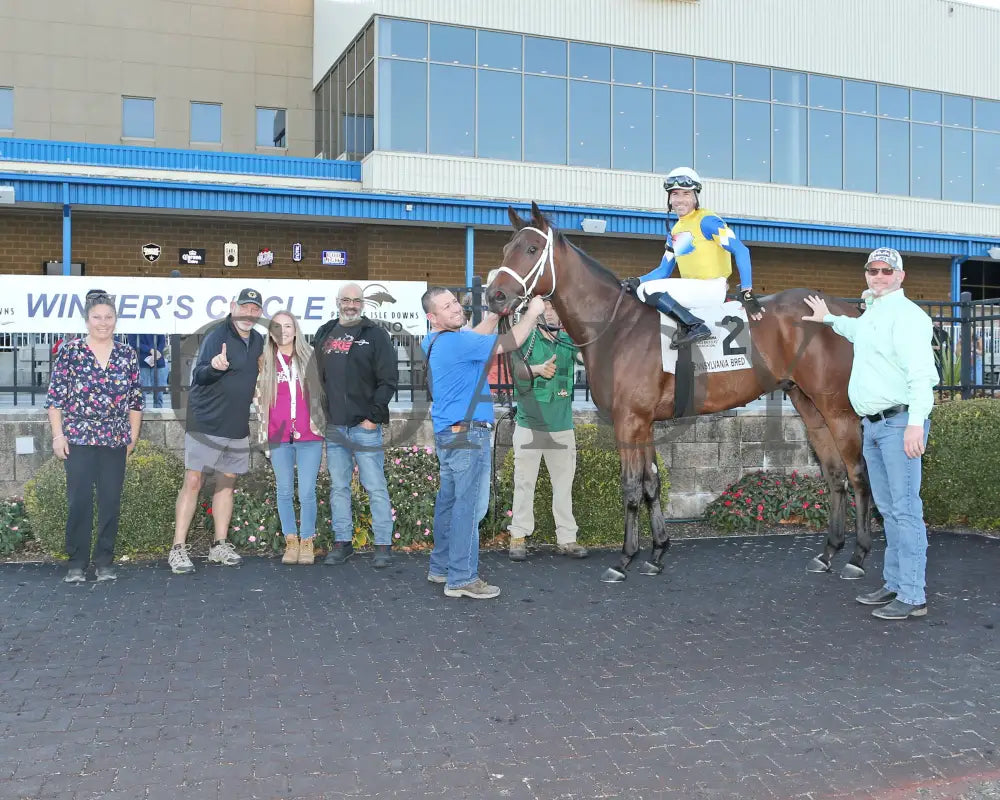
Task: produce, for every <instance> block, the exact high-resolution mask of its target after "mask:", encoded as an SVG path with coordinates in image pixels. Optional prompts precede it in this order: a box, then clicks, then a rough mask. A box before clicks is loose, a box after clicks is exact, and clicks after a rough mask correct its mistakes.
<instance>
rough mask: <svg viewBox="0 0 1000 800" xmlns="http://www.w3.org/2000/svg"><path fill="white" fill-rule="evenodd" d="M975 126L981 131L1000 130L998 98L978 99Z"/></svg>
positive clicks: (975, 104)
mask: <svg viewBox="0 0 1000 800" xmlns="http://www.w3.org/2000/svg"><path fill="white" fill-rule="evenodd" d="M973 105H974V107H975V123H976V124H975V127H976V128H978V129H979V130H981V131H1000V102H997V101H996V100H976V101H974V104H973Z"/></svg>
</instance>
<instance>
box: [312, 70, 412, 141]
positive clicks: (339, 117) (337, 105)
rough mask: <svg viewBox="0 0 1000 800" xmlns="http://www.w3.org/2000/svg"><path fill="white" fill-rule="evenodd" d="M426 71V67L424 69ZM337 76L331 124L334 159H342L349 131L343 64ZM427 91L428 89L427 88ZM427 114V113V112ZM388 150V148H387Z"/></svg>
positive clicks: (345, 76)
mask: <svg viewBox="0 0 1000 800" xmlns="http://www.w3.org/2000/svg"><path fill="white" fill-rule="evenodd" d="M424 69H426V67H425V68H424ZM333 73H334V75H336V76H337V82H336V83H335V84H334V86H333V92H334V100H333V102H331V107H332V108H333V116H332V118H331V120H330V124H331V125H332V126H333V128H332V129H331V132H330V135H331V136H332V137H333V138H334V140H335V142H334V145H335V146H334V148H333V150H332V153H333V157H334V158H340V157H341V154H342V153H345V152H346V151H347V142H346V139H345V137H344V131H345V130H346V129H347V122H346V119H347V113H348V112H347V71H346V70H345V69H344V66H343V65H342V64H341V65H339V66H338V67H337V68H336V69H334V71H333ZM425 91H426V87H425ZM425 113H426V112H425ZM387 149H388V148H387Z"/></svg>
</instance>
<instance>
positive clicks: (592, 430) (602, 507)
mask: <svg viewBox="0 0 1000 800" xmlns="http://www.w3.org/2000/svg"><path fill="white" fill-rule="evenodd" d="M657 468H658V469H659V471H660V504H661V506H666V504H667V498H668V494H669V489H670V476H669V474H668V472H667V470H666V468H665V467H664V466H663V463H662V461H661V459H660V458H659V456H657ZM494 485H495V487H496V490H495V492H494V495H493V498H492V499H493V503H494V504H495V509H494V513H492V514H489V515H487V517H486V519H485V520H484V521H483V526H482V530H483V532H484V533H487V534H493V535H498V534H501V533H506V531H507V526H508V524H509V523H510V517H511V515H512V513H513V508H512V507H513V502H514V451H513V450H510V451H508V452H507V455H506V457H505V458H504V461H503V466H502V467H501V469H500V474H499V476H498V478H497V481H496V483H495V484H494ZM642 514H643V516H646V513H645V512H644V511H643V512H642ZM573 516H574V517H575V518H576V523H577V525H578V526H579V528H580V530H579V532H578V533H577V539H578V541H579V542H580V543H581V544H584V545H592V546H593V545H596V546H600V545H617V544H620V543H621V540H622V535H623V533H624V507H623V505H622V485H621V459H620V458H619V455H618V449H617V446H616V444H615V441H614V433H613V432H612V431H611V429H610V428H609V427H607V426H598V425H577V426H576V479H575V480H574V481H573ZM644 524H645V523H644ZM647 528H648V525H647ZM555 533H556V526H555V520H554V519H553V518H552V481H551V480H550V478H549V474H548V470H547V469H545V466H544V464H543V466H542V467H541V468H540V469H539V471H538V483H537V484H536V485H535V531H534V533H533V534H532V539H533V541H534V542H535V543H539V542H552V543H554V542H555V540H556V539H555Z"/></svg>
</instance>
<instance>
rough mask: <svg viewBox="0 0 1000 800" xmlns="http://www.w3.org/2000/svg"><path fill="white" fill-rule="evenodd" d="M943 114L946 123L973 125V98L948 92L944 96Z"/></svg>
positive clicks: (964, 125)
mask: <svg viewBox="0 0 1000 800" xmlns="http://www.w3.org/2000/svg"><path fill="white" fill-rule="evenodd" d="M941 116H942V117H943V118H944V124H945V125H960V126H962V127H963V128H971V127H972V98H971V97H958V96H956V95H953V94H946V95H945V96H944V97H943V98H942V109H941Z"/></svg>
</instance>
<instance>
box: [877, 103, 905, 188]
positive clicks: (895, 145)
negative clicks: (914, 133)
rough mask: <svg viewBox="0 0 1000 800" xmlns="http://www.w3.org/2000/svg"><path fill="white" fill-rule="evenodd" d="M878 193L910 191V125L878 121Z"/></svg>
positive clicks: (891, 121)
mask: <svg viewBox="0 0 1000 800" xmlns="http://www.w3.org/2000/svg"><path fill="white" fill-rule="evenodd" d="M878 193H879V194H900V195H906V194H909V193H910V126H909V125H907V124H906V123H905V122H896V121H894V120H889V119H880V120H879V121H878Z"/></svg>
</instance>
